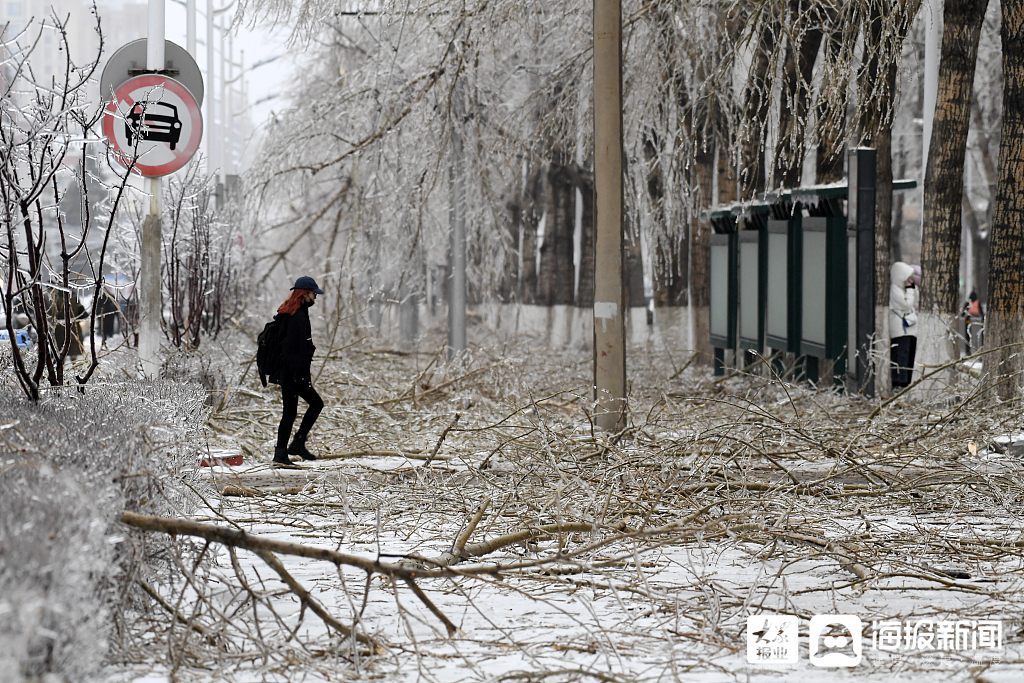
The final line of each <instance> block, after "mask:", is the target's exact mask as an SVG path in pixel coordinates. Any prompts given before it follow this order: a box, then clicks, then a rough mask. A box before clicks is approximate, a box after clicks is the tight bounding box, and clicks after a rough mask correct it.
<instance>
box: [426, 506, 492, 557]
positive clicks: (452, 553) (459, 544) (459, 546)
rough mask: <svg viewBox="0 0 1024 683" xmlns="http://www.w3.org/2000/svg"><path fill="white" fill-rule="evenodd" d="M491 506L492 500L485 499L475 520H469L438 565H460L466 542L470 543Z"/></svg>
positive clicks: (475, 515)
mask: <svg viewBox="0 0 1024 683" xmlns="http://www.w3.org/2000/svg"><path fill="white" fill-rule="evenodd" d="M490 504H491V499H490V498H489V497H488V498H484V500H483V502H482V503H480V507H478V508H477V510H476V514H474V515H473V519H471V520H469V524H467V525H466V526H465V528H464V529H463V530H462V531H461V532H460V533H459V536H458V538H456V539H455V542H454V543H452V548H451V550H449V551H448V552H446V553H444V554H442V555H441V557H440V559H439V560H438V563H440V564H443V565H445V566H446V567H450V566H452V565H453V564H458V563H459V561H460V560H462V558H463V557H465V556H466V555H465V552H466V542H467V541H469V537H470V536H472V535H473V532H474V531H476V527H477V525H478V524H480V520H481V519H483V517H484V512H485V511H486V510H487V506H488V505H490Z"/></svg>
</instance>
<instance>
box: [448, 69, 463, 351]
mask: <svg viewBox="0 0 1024 683" xmlns="http://www.w3.org/2000/svg"><path fill="white" fill-rule="evenodd" d="M452 100H453V102H452V121H451V131H452V132H451V136H452V158H451V162H450V165H449V166H448V186H449V188H450V196H451V205H450V207H449V210H448V222H449V223H450V225H451V244H450V251H451V256H450V257H449V260H448V265H449V271H450V272H449V273H448V358H449V359H452V358H454V357H455V356H456V355H457V354H458V353H459V352H460V351H465V350H466V168H465V160H464V159H463V156H462V130H461V128H460V126H462V85H461V83H459V84H457V85H456V86H455V88H454V90H453V92H452Z"/></svg>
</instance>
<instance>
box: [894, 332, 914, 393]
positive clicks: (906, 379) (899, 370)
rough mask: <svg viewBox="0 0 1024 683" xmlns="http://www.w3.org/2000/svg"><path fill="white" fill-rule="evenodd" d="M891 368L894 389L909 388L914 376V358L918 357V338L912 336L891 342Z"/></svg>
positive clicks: (896, 338) (895, 338)
mask: <svg viewBox="0 0 1024 683" xmlns="http://www.w3.org/2000/svg"><path fill="white" fill-rule="evenodd" d="M889 343H890V347H889V360H890V363H889V367H890V369H891V370H892V388H893V389H902V388H903V387H906V386H909V385H910V383H911V382H912V381H913V376H914V356H916V355H917V337H915V336H914V335H911V334H906V335H903V336H902V337H893V338H892V339H891V340H889Z"/></svg>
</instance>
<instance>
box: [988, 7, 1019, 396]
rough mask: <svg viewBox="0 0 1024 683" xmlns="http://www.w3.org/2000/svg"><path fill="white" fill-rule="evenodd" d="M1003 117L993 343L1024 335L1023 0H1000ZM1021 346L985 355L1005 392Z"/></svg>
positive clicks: (1014, 380)
mask: <svg viewBox="0 0 1024 683" xmlns="http://www.w3.org/2000/svg"><path fill="white" fill-rule="evenodd" d="M1001 9H1002V41H1003V123H1002V133H1001V136H1000V141H999V165H998V173H999V175H998V182H997V185H996V200H995V213H994V215H993V218H992V230H991V233H990V234H991V253H992V256H991V262H990V265H989V282H988V284H989V304H988V319H987V321H986V325H985V333H986V335H987V340H986V342H985V345H986V347H987V348H989V349H994V348H998V347H1000V346H1004V345H1007V344H1019V343H1021V342H1022V341H1024V0H1002V8H1001ZM1022 353H1024V349H1022V348H1021V347H1020V346H1017V347H1013V348H1010V349H1006V350H1003V351H997V352H994V353H992V354H990V355H988V356H986V357H985V369H986V371H987V372H988V374H989V376H990V377H991V378H992V379H993V380H997V379H999V378H1000V377H1001V376H1002V377H1003V378H1005V379H1006V381H1005V382H1003V383H1001V384H998V385H997V393H998V395H999V396H1000V397H1001V398H1004V399H1009V398H1013V397H1015V396H1016V395H1017V389H1018V387H1020V386H1021V384H1022V383H1021V376H1020V370H1021V367H1022V365H1024V363H1022V362H1021V355H1022Z"/></svg>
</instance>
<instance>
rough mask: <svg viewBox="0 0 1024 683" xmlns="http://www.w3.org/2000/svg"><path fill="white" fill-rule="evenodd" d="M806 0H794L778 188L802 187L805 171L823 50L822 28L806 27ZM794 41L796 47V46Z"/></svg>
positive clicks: (777, 159)
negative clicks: (814, 86)
mask: <svg viewBox="0 0 1024 683" xmlns="http://www.w3.org/2000/svg"><path fill="white" fill-rule="evenodd" d="M807 10H808V8H807V1H806V0H790V12H791V14H790V20H791V22H792V23H793V24H795V26H796V30H795V31H794V33H795V34H796V36H797V37H798V40H797V41H793V40H787V41H786V42H787V45H786V61H785V65H784V73H785V80H784V81H783V85H782V90H783V98H782V102H781V105H782V106H781V107H780V109H779V139H778V141H777V143H776V152H775V185H776V186H778V187H786V188H792V187H799V185H800V180H801V176H802V174H803V168H804V154H805V152H806V145H805V144H804V142H805V139H806V137H807V135H806V131H807V114H808V112H809V111H810V108H811V79H812V78H813V74H812V73H811V71H812V69H813V68H814V60H815V58H816V57H817V56H818V49H819V48H820V47H821V37H822V32H821V28H820V27H818V26H816V25H813V24H812V25H811V26H806V25H805V23H804V22H805V21H806V19H804V17H806V16H809V13H808V11H807ZM794 42H795V43H796V44H794Z"/></svg>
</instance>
